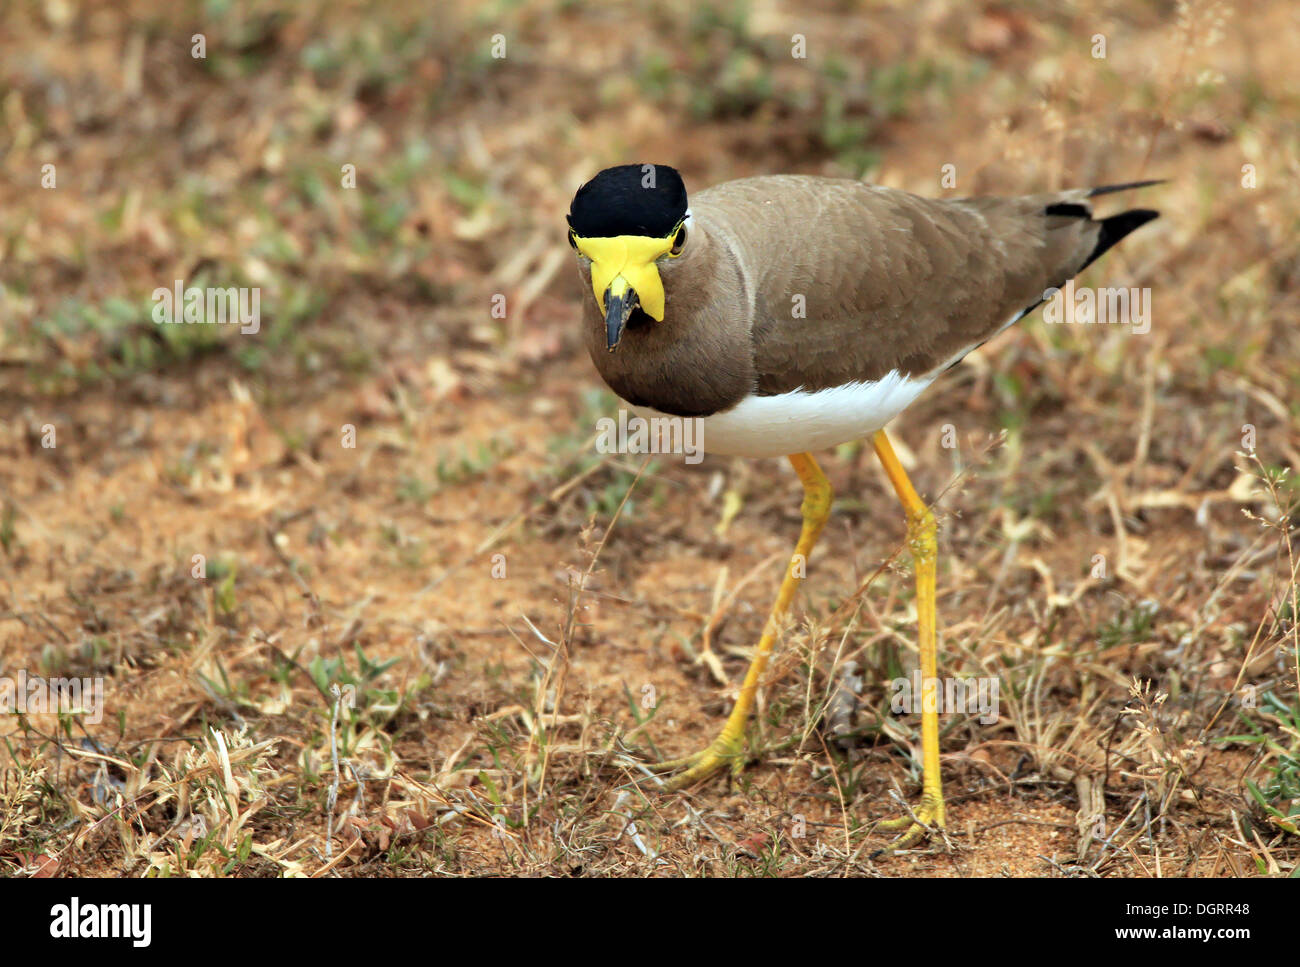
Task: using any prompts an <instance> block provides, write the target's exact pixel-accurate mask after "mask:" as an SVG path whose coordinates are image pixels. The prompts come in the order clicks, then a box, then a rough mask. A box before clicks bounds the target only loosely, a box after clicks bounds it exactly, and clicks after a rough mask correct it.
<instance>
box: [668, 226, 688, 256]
mask: <svg viewBox="0 0 1300 967" xmlns="http://www.w3.org/2000/svg"><path fill="white" fill-rule="evenodd" d="M685 245H686V226H685V225H683V226H682V227H681V228H679V229H677V235H676V237H674V238H673V247H672V248H671V249H669V250H668V254H669V255H671V256H672V257H673V258H677V256H679V255H681V254H682V248H683V247H684V246H685Z"/></svg>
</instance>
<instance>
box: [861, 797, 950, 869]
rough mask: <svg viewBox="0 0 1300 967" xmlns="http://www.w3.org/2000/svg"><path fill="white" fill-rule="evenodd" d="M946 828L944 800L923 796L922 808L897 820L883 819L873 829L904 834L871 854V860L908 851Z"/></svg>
mask: <svg viewBox="0 0 1300 967" xmlns="http://www.w3.org/2000/svg"><path fill="white" fill-rule="evenodd" d="M943 826H944V803H943V799H942V798H939V799H937V800H936V799H934V798H932V797H930V796H923V797H922V799H921V808H920V809H918V810H916V812H914V813H912V814H911V815H909V816H900V817H898V818H897V819H882V820H880V822H878V823H876V825H875V826H873V827H872V830H873V831H875V830H877V829H901V830H903V833H902V834H901V835H900V836H898V837H897V838H896V839H895V840H894V841H893V842H892V843H890V844H889V845H888V846H884V847H881V848H880V849H878V850H876V851H875V852H874V853H872V854H871V858H872V859H873V860H874V859H878V858H879V857H883V856H892V855H893V854H894V853H896V852H897V851H898V850H901V849H908V848H910V847H912V846H915V845H916V844H917V843H918V842H920V841H921V839H922V837H924V836H925V835H926V834H928V833H932V832H934V830H935V829H936V828H937V829H943Z"/></svg>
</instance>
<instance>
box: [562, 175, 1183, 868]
mask: <svg viewBox="0 0 1300 967" xmlns="http://www.w3.org/2000/svg"><path fill="white" fill-rule="evenodd" d="M1159 183H1160V182H1159V181H1135V182H1128V183H1125V184H1114V185H1108V186H1104V187H1097V188H1082V189H1072V190H1064V191H1051V192H1045V193H1037V194H1027V195H1020V196H1009V197H969V198H961V199H932V198H926V197H922V196H919V195H915V194H912V193H910V192H907V191H903V190H900V189H895V188H889V187H884V186H880V185H874V184H870V183H867V182H863V181H857V180H853V179H844V178H831V177H823V176H815V175H798V174H783V175H759V176H754V177H747V178H740V179H737V180H733V181H727V182H723V183H721V184H718V185H715V186H713V187H710V188H707V189H704V190H701V191H698V192H693V193H692V194H691V195H690V196H689V197H688V195H687V191H686V187H685V183H684V181H683V179H682V176H681V173H680V172H679V171H678V170H677V169H675V168H673V167H672V166H670V165H664V164H625V165H619V166H616V167H611V168H606V169H604V170H603V171H600V172H599V173H598V174H596V175H595V177H593V178H591V179H590V180H589V181H587V182H586V183H585V184H583V185H582V186H581V187H579V188H578V190H577V192H576V193H575V194H574V196H573V200H572V203H571V204H570V207H569V213H568V217H567V223H568V239H569V244H570V245H571V246H572V247H573V249H574V253H575V257H576V262H577V270H578V275H579V277H580V279H581V281H582V283H583V286H584V294H583V300H582V301H583V310H582V330H583V337H584V342H585V345H586V348H587V350H588V354H589V355H590V357H591V360H592V362H593V364H594V365H595V368H596V370H597V372H598V373H599V375H600V377H601V378H602V379H603V380H604V382H605V383H606V384H607V385H608V386H609V388H610V389H611V390H613V392H614V393H615V394H616V395H617V396H618V397H619V398H620V399H621V400H622V401H623V402H624V403H626V404H627V405H628V406H629V407H630V408H631V410H632V411H633V412H634V413H635V414H636V415H638V416H641V417H643V418H649V419H653V418H671V417H676V418H681V419H693V420H697V421H699V422H698V424H697V426H698V428H699V439H700V442H701V444H702V446H703V450H704V451H705V452H706V453H715V454H721V455H732V456H740V457H750V458H771V457H785V458H787V459H788V460H789V462H790V464H791V465H792V466H793V468H794V471H795V473H796V475H797V476H798V477H799V479H800V481H801V483H802V485H803V502H802V505H801V516H802V526H801V528H800V533H799V538H798V541H797V543H796V545H795V550H794V554H793V555H792V557H791V564H790V566H788V567H786V569H785V573H784V576H783V578H782V581H781V585H780V589H779V591H778V593H777V596H776V601H775V602H774V604H773V605H772V608H771V611H770V612H769V615H768V618H767V620H766V622H765V624H764V628H763V632H762V635H761V637H760V639H759V642H758V644H757V646H756V648H755V649H754V653H753V657H752V659H751V661H750V664H749V667H748V670H747V671H746V673H745V677H744V679H743V680H742V683H741V685H740V690H739V692H738V696H737V699H736V701H735V704H734V706H733V707H732V710H731V713H730V715H729V716H728V717H727V720H726V723H725V724H724V726H723V728H722V730H721V732H720V733H719V734H718V736H717V737H716V738H715V739H714V740H713V741H712V742H711V743H710V744H709V745H708V746H707V747H706V748H704V749H703V750H700V751H698V752H696V753H695V754H693V755H690V756H686V757H684V758H680V759H673V760H668V761H665V762H660V763H657V767H658V771H662V772H672V773H675V775H673V776H672V777H671V778H669V779H668V780H667V781H666V782H664V783H663V785H664V788H665V789H667V790H680V789H684V788H686V787H688V786H692V785H694V784H696V783H697V782H699V781H700V780H703V779H705V778H707V777H709V776H711V775H713V774H714V773H716V772H718V771H719V770H722V769H724V768H726V767H730V768H731V769H732V771H733V772H736V773H738V772H739V771H740V770H741V768H742V767H743V765H744V763H745V729H746V724H747V722H748V719H749V715H750V713H751V712H752V710H753V707H754V702H755V696H756V693H757V690H758V687H759V684H760V680H761V677H762V675H763V673H764V671H765V669H766V668H767V665H768V662H769V660H770V658H771V655H772V653H773V651H774V649H775V647H776V644H777V638H778V636H779V633H780V629H781V627H782V620H783V619H784V617H785V615H786V614H787V612H788V611H789V609H790V606H791V602H792V600H793V598H794V596H795V593H796V591H797V589H798V587H799V585H800V583H801V581H802V580H803V576H804V573H805V570H806V569H805V567H804V566H803V565H804V563H805V562H807V561H808V559H809V556H810V554H811V552H812V550H813V547H814V545H815V544H816V543H817V540H818V538H819V536H820V535H821V533H822V530H823V528H824V527H825V525H826V522H827V519H828V518H829V516H830V512H831V500H832V493H831V486H830V483H829V481H828V480H827V478H826V475H825V474H824V473H823V472H822V470H821V468H820V467H819V465H818V463H817V461H816V459H815V457H814V456H813V451H816V450H823V449H826V448H830V447H835V446H838V445H840V444H842V443H846V442H849V441H853V440H858V439H864V438H867V437H869V438H870V439H871V443H872V447H873V448H874V450H875V453H876V456H877V458H878V459H879V461H880V464H881V466H882V468H883V470H884V473H885V476H886V477H887V478H888V480H889V482H890V484H891V486H892V488H893V490H894V492H895V493H896V495H897V497H898V499H899V502H900V503H901V505H902V508H903V512H904V516H905V519H906V528H907V531H906V532H907V546H908V547H909V549H910V552H911V558H912V563H913V568H914V570H915V582H916V610H917V650H918V654H919V665H920V674H921V682H922V686H921V689H922V694H921V701H920V703H919V704H920V708H921V747H922V748H921V760H922V761H921V772H922V781H921V797H920V804H919V806H918V808H916V809H909V810H908V814H907V815H904V816H901V817H897V818H892V819H885V820H881V821H880V822H878V823H877V824H876V827H877V828H881V829H887V830H899V831H900V832H899V834H898V835H897V836H896V837H895V838H894V840H893V841H892V842H891V843H890V844H889V846H888V848H887V849H882V850H878V851H877V855H879V854H881V853H892V852H895V851H897V850H899V849H903V848H906V847H909V846H911V845H913V844H915V843H917V842H918V841H920V840H921V839H922V838H923V837H924V836H926V835H928V834H930V833H932V832H933V831H934V830H935V829H942V828H943V827H944V825H945V821H946V811H945V800H944V795H943V784H942V777H941V775H940V757H939V722H938V711H937V703H936V698H937V689H938V688H939V683H938V667H937V664H938V655H937V616H936V605H935V594H936V561H937V542H936V533H937V524H936V518H935V515H934V513H933V511H932V510H931V508H930V506H929V505H928V504H927V503H926V502H925V501H924V500H923V499H922V498H921V497H920V495H919V494H918V493H917V491H916V489H915V488H914V487H913V486H912V483H911V481H910V480H909V479H908V475H907V473H906V471H905V470H904V469H903V466H902V464H901V463H900V462H899V459H898V456H897V454H896V453H895V451H894V447H893V445H892V443H891V441H890V438H889V436H888V435H887V433H886V430H885V427H886V426H887V425H888V424H889V422H890V421H891V420H893V419H894V418H895V417H896V416H898V415H899V414H900V413H901V412H903V410H905V409H906V408H907V407H908V406H910V405H911V404H912V403H913V402H914V401H915V400H916V399H917V398H918V397H919V396H920V395H921V394H922V393H923V392H924V391H925V390H926V389H927V388H929V387H930V386H931V385H932V384H933V383H934V382H935V381H936V380H937V379H938V378H939V377H940V376H942V375H943V374H944V373H945V372H947V371H948V370H949V369H951V368H952V367H954V366H955V365H957V363H959V362H960V361H961V360H962V359H963V358H964V357H965V356H966V355H967V354H968V353H970V352H971V351H972V350H974V349H975V348H977V347H979V346H981V345H983V344H984V343H985V342H986V341H987V340H989V339H991V338H993V337H994V336H996V335H997V334H999V333H1000V332H1002V331H1004V330H1006V329H1007V328H1009V327H1010V326H1012V325H1013V324H1015V323H1016V322H1018V321H1019V320H1021V319H1023V318H1024V317H1025V316H1026V315H1028V314H1029V313H1030V312H1032V311H1033V310H1034V309H1035V308H1037V307H1038V306H1039V305H1041V304H1042V303H1043V302H1044V301H1045V300H1047V299H1049V298H1051V297H1052V296H1053V294H1054V293H1055V292H1058V291H1059V290H1060V289H1061V287H1062V286H1064V285H1065V283H1066V282H1067V281H1068V280H1070V279H1073V278H1074V277H1075V276H1077V275H1078V274H1079V273H1080V272H1082V271H1083V270H1084V269H1085V268H1087V267H1088V266H1089V265H1091V264H1092V263H1093V262H1095V261H1096V260H1097V259H1098V258H1100V257H1101V256H1102V255H1103V254H1105V253H1106V252H1107V251H1108V250H1109V249H1111V248H1112V247H1113V246H1114V245H1116V244H1117V243H1118V242H1119V241H1121V240H1122V239H1123V238H1125V237H1126V236H1128V235H1129V234H1130V233H1131V232H1133V231H1135V230H1136V229H1138V228H1140V227H1141V226H1143V225H1145V224H1147V223H1148V222H1150V221H1151V220H1152V219H1154V218H1156V217H1158V212H1156V211H1153V210H1150V209H1140V208H1139V209H1130V210H1128V211H1122V212H1119V213H1118V214H1113V215H1110V216H1108V217H1104V218H1098V217H1096V216H1095V215H1094V212H1093V199H1095V198H1098V197H1100V196H1103V195H1107V194H1111V193H1115V192H1120V191H1128V190H1130V189H1138V188H1146V187H1149V186H1151V185H1155V184H1159Z"/></svg>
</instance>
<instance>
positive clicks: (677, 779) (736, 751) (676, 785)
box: [650, 732, 745, 792]
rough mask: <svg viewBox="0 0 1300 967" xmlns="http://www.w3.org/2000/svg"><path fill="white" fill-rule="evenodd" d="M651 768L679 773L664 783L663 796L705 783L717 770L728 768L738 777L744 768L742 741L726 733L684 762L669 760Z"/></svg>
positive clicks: (743, 744)
mask: <svg viewBox="0 0 1300 967" xmlns="http://www.w3.org/2000/svg"><path fill="white" fill-rule="evenodd" d="M650 768H652V769H654V770H655V771H656V772H672V771H674V770H676V769H681V770H682V771H681V772H679V773H677V775H675V776H673V777H672V778H671V779H668V780H666V781H665V782H664V784H663V786H662V787H661V790H662V791H663V792H675V791H676V790H678V789H685V788H686V787H687V786H693V785H695V783H697V782H699V781H700V780H702V779H707V778H708V777H709V776H711V775H713V774H714V773H715V772H717V771H718V770H720V769H724V768H730V769H731V774H732V775H733V776H738V775H740V773H741V771H742V770H743V769H744V768H745V740H744V739H743V738H742V737H740V736H736V737H735V738H732V737H731V736H729V735H727V734H726V733H725V732H724V733H723V734H722V735H719V736H718V737H717V738H716V739H714V740H713V741H712V742H710V743H709V747H708V748H707V749H704V750H703V751H701V752H696V753H695V754H694V755H688V756H686V757H685V758H683V759H669V760H668V761H667V762H657V763H655V764H654V765H652V766H651V767H650Z"/></svg>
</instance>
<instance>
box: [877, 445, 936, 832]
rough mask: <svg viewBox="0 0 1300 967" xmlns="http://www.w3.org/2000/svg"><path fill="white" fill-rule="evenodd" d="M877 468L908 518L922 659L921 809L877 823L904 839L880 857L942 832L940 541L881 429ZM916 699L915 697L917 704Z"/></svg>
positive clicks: (925, 510) (924, 507) (932, 520)
mask: <svg viewBox="0 0 1300 967" xmlns="http://www.w3.org/2000/svg"><path fill="white" fill-rule="evenodd" d="M871 442H872V445H873V446H874V447H875V449H876V456H877V457H878V458H879V459H880V465H881V466H882V467H884V469H885V475H886V476H888V477H889V482H890V483H891V484H893V486H894V492H895V493H897V494H898V499H899V501H900V502H901V503H902V505H903V510H904V511H906V513H907V540H908V545H909V547H910V548H911V551H912V561H913V564H914V566H915V567H916V632H917V650H918V651H919V652H920V656H921V695H920V701H921V770H922V771H921V805H920V808H918V809H917V810H916V813H915V818H913V817H911V816H904V817H902V818H900V819H890V820H885V821H883V822H880V823H878V824H877V827H878V828H882V829H903V828H904V827H906V829H905V831H904V832H903V834H902V835H900V836H899V837H898V838H897V839H895V840H894V841H893V842H892V843H890V844H889V846H888V847H886V848H885V849H884V850H882V851H881V852H882V853H892V852H893V851H894V850H898V849H904V848H906V847H908V846H911V845H912V844H913V843H915V842H916V841H917V840H919V839H920V838H921V836H922V834H923V833H924V832H925V827H926V826H928V825H930V824H933V825H935V826H938V827H939V828H941V829H942V828H943V824H944V802H943V780H942V777H941V776H940V772H939V709H938V697H939V679H938V674H939V671H938V665H939V661H938V642H937V641H936V638H935V601H934V598H935V564H936V560H937V557H938V542H937V540H936V537H935V521H934V514H933V513H932V512H931V511H930V508H929V507H927V506H926V504H925V501H923V500H922V499H921V498H920V497H919V496H917V493H916V490H915V488H913V487H912V481H910V480H909V479H908V478H907V471H905V470H904V469H903V465H902V464H901V463H899V462H898V457H897V456H896V455H895V454H894V448H893V446H892V445H891V444H890V442H889V437H887V436H885V431H884V430H877V431H876V433H875V435H874V436H873V437H872V438H871ZM915 698H916V696H913V700H915Z"/></svg>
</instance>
